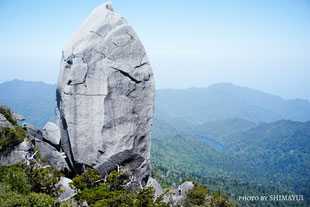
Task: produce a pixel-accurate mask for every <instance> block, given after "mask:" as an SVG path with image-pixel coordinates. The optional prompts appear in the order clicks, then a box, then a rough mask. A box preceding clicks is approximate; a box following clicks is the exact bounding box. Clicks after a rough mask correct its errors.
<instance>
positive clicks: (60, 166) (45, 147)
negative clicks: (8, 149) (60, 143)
mask: <svg viewBox="0 0 310 207" xmlns="http://www.w3.org/2000/svg"><path fill="white" fill-rule="evenodd" d="M34 142H35V144H34V145H35V146H36V147H37V148H38V150H39V151H40V153H41V155H42V158H44V159H45V160H46V161H47V162H48V163H49V164H50V165H51V167H52V168H53V169H57V170H60V171H61V172H63V173H64V174H65V175H68V174H69V173H70V168H69V166H68V163H67V162H66V160H65V158H64V156H63V155H62V153H60V152H58V151H57V149H56V148H55V147H53V146H52V145H50V144H48V143H46V142H44V141H43V140H40V139H35V140H34Z"/></svg>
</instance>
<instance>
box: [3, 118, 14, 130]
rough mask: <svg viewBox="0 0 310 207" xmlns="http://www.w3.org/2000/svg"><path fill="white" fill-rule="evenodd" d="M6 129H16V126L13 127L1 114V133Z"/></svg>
mask: <svg viewBox="0 0 310 207" xmlns="http://www.w3.org/2000/svg"><path fill="white" fill-rule="evenodd" d="M4 127H9V128H12V129H14V126H13V125H12V124H11V123H10V122H9V121H8V120H6V118H5V116H3V115H2V114H0V131H1V130H2V129H3V128H4Z"/></svg>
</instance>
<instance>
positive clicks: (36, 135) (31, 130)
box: [22, 122, 43, 141]
mask: <svg viewBox="0 0 310 207" xmlns="http://www.w3.org/2000/svg"><path fill="white" fill-rule="evenodd" d="M22 128H23V129H24V130H26V131H27V132H28V138H29V139H30V140H31V141H34V139H41V140H42V139H43V135H42V132H41V131H40V130H39V129H37V128H36V127H34V126H33V125H31V124H29V123H27V122H24V123H23V125H22Z"/></svg>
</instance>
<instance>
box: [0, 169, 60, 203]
mask: <svg viewBox="0 0 310 207" xmlns="http://www.w3.org/2000/svg"><path fill="white" fill-rule="evenodd" d="M60 176H61V173H60V172H59V171H58V170H52V169H48V168H45V169H43V168H40V167H39V166H38V164H35V163H32V164H31V165H30V166H26V165H24V164H15V165H12V166H11V167H7V166H0V191H1V193H0V206H1V207H2V206H3V207H4V206H5V207H15V206H24V207H32V206H37V207H46V206H47V207H54V206H56V205H58V204H57V203H56V199H55V196H57V195H59V193H60V192H61V191H60V186H57V183H58V182H59V180H60Z"/></svg>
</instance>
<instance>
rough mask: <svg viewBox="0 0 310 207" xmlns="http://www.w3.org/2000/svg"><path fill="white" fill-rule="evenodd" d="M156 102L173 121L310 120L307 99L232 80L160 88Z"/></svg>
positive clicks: (160, 115)
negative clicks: (185, 86) (278, 95)
mask: <svg viewBox="0 0 310 207" xmlns="http://www.w3.org/2000/svg"><path fill="white" fill-rule="evenodd" d="M155 106H156V109H155V116H156V117H157V118H160V119H162V120H166V121H169V122H173V121H174V120H176V119H180V120H183V121H186V122H189V123H205V122H208V121H215V120H225V119H233V118H241V119H245V120H249V121H253V122H272V121H277V120H281V119H290V120H295V121H308V120H310V103H309V102H308V101H306V100H301V99H294V100H284V99H282V98H280V97H277V96H273V95H269V94H266V93H263V92H260V91H257V90H253V89H249V88H246V87H239V86H236V85H233V84H231V83H218V84H214V85H211V86H209V87H207V88H189V89H186V90H176V89H163V90H157V91H156V96H155Z"/></svg>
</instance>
